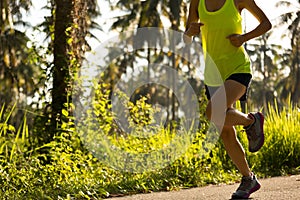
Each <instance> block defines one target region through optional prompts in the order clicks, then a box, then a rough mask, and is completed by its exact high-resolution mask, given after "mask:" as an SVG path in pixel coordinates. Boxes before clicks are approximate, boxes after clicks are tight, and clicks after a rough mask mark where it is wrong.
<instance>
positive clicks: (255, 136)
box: [245, 112, 265, 153]
mask: <svg viewBox="0 0 300 200" xmlns="http://www.w3.org/2000/svg"><path fill="white" fill-rule="evenodd" d="M249 116H250V117H251V118H253V119H254V120H255V121H254V123H253V124H252V125H250V126H248V127H245V130H246V133H247V138H248V142H249V151H250V152H252V153H253V152H257V151H258V150H259V149H260V148H261V147H262V146H263V144H264V141H265V136H264V116H263V114H262V113H260V112H256V113H249Z"/></svg>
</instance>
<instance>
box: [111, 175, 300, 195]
mask: <svg viewBox="0 0 300 200" xmlns="http://www.w3.org/2000/svg"><path fill="white" fill-rule="evenodd" d="M259 181H260V183H261V185H262V187H261V189H260V190H258V191H257V192H255V193H253V194H252V195H251V196H250V199H252V200H267V199H268V200H271V199H272V200H286V199H288V200H300V175H295V176H287V177H274V178H268V179H259ZM238 185H239V184H238V183H237V184H232V185H210V186H206V187H200V188H192V189H185V190H179V191H174V192H157V193H156V192H155V193H149V194H137V195H132V196H126V197H116V198H110V199H109V200H229V199H230V197H231V194H232V192H234V191H235V190H236V188H237V187H238Z"/></svg>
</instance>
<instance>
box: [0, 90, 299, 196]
mask: <svg viewBox="0 0 300 200" xmlns="http://www.w3.org/2000/svg"><path fill="white" fill-rule="evenodd" d="M101 95H102V97H101ZM103 95H104V96H103ZM105 95H109V93H106V94H105V93H99V95H98V97H99V98H98V104H95V108H97V109H98V111H99V110H100V111H101V112H97V111H95V112H94V113H91V115H90V116H87V118H86V120H85V121H84V123H85V124H86V125H88V123H89V121H90V122H94V121H93V120H94V119H91V118H92V117H93V116H95V114H97V116H98V117H99V119H100V120H99V121H97V122H98V123H99V126H100V127H101V129H102V130H106V136H107V137H109V139H110V140H111V142H112V144H113V145H115V146H118V147H122V148H124V149H125V150H126V151H128V152H131V153H133V152H135V153H141V152H147V151H153V150H155V149H160V148H162V147H163V145H164V144H168V143H169V142H170V141H171V140H172V139H173V138H174V134H175V132H174V129H168V128H162V127H160V129H158V132H157V133H156V134H154V135H152V136H151V137H148V139H147V140H146V139H143V140H142V139H139V137H135V136H132V135H123V134H122V133H121V134H116V131H118V130H116V127H115V126H114V124H113V115H111V113H110V112H108V111H109V104H108V103H109V102H107V101H106V100H105V99H106V98H104V97H107V96H105ZM141 101H144V100H141ZM95 103H96V102H95ZM145 105H146V104H145V102H141V103H139V104H135V105H131V106H138V107H137V108H134V109H131V110H132V111H134V110H136V111H137V112H138V113H142V114H144V113H147V115H148V114H151V113H152V111H150V112H144V111H146V110H145V109H151V108H150V107H148V106H145ZM132 108H133V107H132ZM101 109H102V110H101ZM202 110H203V108H202ZM141 111H143V112H141ZM10 113H11V111H8V112H5V111H4V110H3V109H2V110H1V112H0V136H1V137H0V184H1V186H2V187H1V190H0V197H2V199H100V198H106V197H109V196H116V195H123V194H132V193H143V192H150V191H161V190H176V189H179V188H188V187H195V186H203V185H206V184H217V183H220V182H227V183H228V182H233V181H235V180H237V179H239V178H240V175H239V173H238V172H237V170H236V168H235V167H234V165H233V164H232V162H231V161H230V159H229V158H228V155H227V154H226V152H225V150H224V147H223V145H222V143H221V142H218V143H217V144H216V145H215V146H214V148H213V149H212V150H211V151H208V152H206V148H207V146H206V145H207V144H205V143H203V141H205V138H206V135H205V134H203V133H204V131H205V130H206V129H207V126H206V125H205V120H202V123H204V124H203V126H201V129H200V130H199V131H198V132H197V133H196V134H195V135H194V140H193V142H192V143H191V144H190V145H189V147H188V149H187V150H186V151H185V153H184V154H183V155H181V156H180V157H179V158H177V159H176V160H174V162H172V163H170V164H168V165H167V166H165V167H164V168H158V169H157V170H152V171H145V172H141V173H132V172H130V171H126V170H125V171H123V170H116V169H113V168H112V167H111V166H113V165H109V164H110V163H106V164H105V163H104V162H102V161H103V160H101V159H100V160H99V159H97V158H99V157H98V156H97V157H95V154H94V152H91V151H89V149H88V147H85V146H84V145H83V143H82V137H79V136H80V134H82V133H80V132H77V131H76V129H74V120H73V117H71V116H69V113H68V112H67V111H64V112H63V113H64V115H65V116H66V117H67V118H69V119H71V120H69V121H68V122H66V123H65V124H64V125H63V126H62V127H63V129H61V132H60V134H59V135H57V136H56V137H55V138H53V141H52V142H50V143H48V144H46V145H44V146H41V147H38V148H33V147H31V146H30V144H29V141H30V138H29V137H30V134H29V132H30V131H31V130H28V127H27V125H26V121H27V120H26V116H24V120H23V123H22V124H21V125H20V127H13V126H12V125H10V124H8V118H9V117H10ZM131 114H132V115H135V114H137V113H131ZM144 117H145V116H144ZM143 123H144V124H143V125H145V124H146V123H148V122H147V121H143ZM299 127H300V112H299V109H297V108H295V107H294V108H293V107H292V106H289V107H287V108H284V109H283V110H281V111H279V110H278V109H277V108H276V107H275V108H273V107H271V106H270V107H269V108H268V112H267V114H266V123H265V134H266V140H265V145H264V146H263V148H262V149H261V150H260V151H259V152H258V153H255V154H250V153H247V154H248V155H247V156H248V157H249V162H250V165H251V166H252V168H253V170H254V171H255V172H256V173H258V174H259V175H260V176H273V175H285V174H288V173H296V172H299V171H297V170H299V166H300V163H299V162H300V152H299V151H300V138H299V135H298V134H299ZM239 131H241V130H240V129H239ZM40 134H43V133H40ZM141 134H142V133H141ZM100 136H101V135H100ZM239 137H240V139H241V142H242V143H243V145H244V147H245V149H247V138H246V135H245V134H239ZM41 149H44V151H41ZM41 152H43V153H41ZM112 156H113V155H112ZM116 162H117V160H116ZM141 162H142V161H141ZM136 164H137V163H136ZM136 167H138V166H136Z"/></svg>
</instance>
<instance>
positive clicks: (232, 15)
mask: <svg viewBox="0 0 300 200" xmlns="http://www.w3.org/2000/svg"><path fill="white" fill-rule="evenodd" d="M243 9H247V10H248V11H249V12H250V13H251V14H252V15H253V16H254V17H255V18H256V19H257V20H258V22H259V24H258V26H257V27H256V28H255V29H253V30H252V31H250V32H247V33H244V34H243V33H242V18H241V12H242V10H243ZM199 20H200V22H199ZM271 27H272V25H271V23H270V21H269V19H268V18H267V17H266V15H265V14H264V12H263V11H262V10H261V9H260V8H259V7H258V6H257V5H256V3H255V1H254V0H191V3H190V9H189V16H188V20H187V27H186V31H185V35H184V40H185V42H190V41H191V40H192V37H193V36H195V35H199V34H200V30H201V35H202V47H203V52H204V56H205V60H206V66H205V74H204V75H205V79H204V82H205V85H206V89H207V90H206V91H207V92H206V93H207V96H208V99H209V103H208V106H207V110H206V115H207V117H208V119H210V120H211V121H212V122H214V123H215V124H216V125H217V126H218V127H219V128H220V129H222V130H221V139H222V140H223V143H224V146H225V149H226V151H227V153H228V154H229V156H230V158H231V159H232V161H233V162H234V164H235V165H236V167H237V168H238V169H239V171H240V173H241V174H242V175H243V178H242V181H241V184H240V186H239V187H238V189H237V191H236V192H234V193H233V195H232V198H233V199H241V198H248V197H249V196H250V194H251V193H253V192H255V191H256V190H258V189H259V188H260V183H259V182H258V181H257V179H256V177H255V175H254V174H253V172H251V170H250V168H249V166H248V162H247V160H246V157H245V151H244V149H243V147H242V146H241V144H240V142H239V141H238V139H237V137H236V130H235V128H234V126H236V125H243V126H244V128H245V130H246V133H247V137H248V141H249V151H250V152H256V151H258V150H259V149H260V148H261V147H262V145H263V143H264V132H263V123H264V117H263V115H262V113H260V112H256V113H249V114H245V113H242V112H239V111H237V110H236V109H234V108H233V105H234V103H235V102H236V101H238V100H246V98H247V90H248V88H249V85H250V82H251V78H252V75H251V73H252V72H251V66H250V59H249V57H248V55H247V53H246V52H245V50H244V48H243V46H242V45H243V44H244V43H245V42H247V41H248V40H250V39H253V38H255V37H258V36H260V35H262V34H264V33H266V32H267V31H268V30H270V29H271ZM208 60H212V61H213V62H211V61H210V62H209V61H208ZM212 63H213V64H212ZM213 66H216V68H217V71H218V72H217V73H219V77H221V80H222V83H220V82H218V81H217V80H215V79H214V77H218V75H217V74H215V73H216V70H214V69H213ZM221 86H222V87H223V89H221ZM224 90H225V93H226V95H224V94H223V92H222V91H224ZM213 102H214V103H213ZM218 102H219V103H218ZM224 102H226V103H225V106H224V107H223V108H222V106H219V108H217V109H213V108H212V105H213V106H217V107H218V105H221V104H222V103H224ZM212 116H218V117H221V118H223V119H224V120H223V123H220V124H218V123H219V122H220V120H213V119H214V117H212ZM221 127H222V128H221Z"/></svg>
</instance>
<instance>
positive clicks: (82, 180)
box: [0, 0, 300, 199]
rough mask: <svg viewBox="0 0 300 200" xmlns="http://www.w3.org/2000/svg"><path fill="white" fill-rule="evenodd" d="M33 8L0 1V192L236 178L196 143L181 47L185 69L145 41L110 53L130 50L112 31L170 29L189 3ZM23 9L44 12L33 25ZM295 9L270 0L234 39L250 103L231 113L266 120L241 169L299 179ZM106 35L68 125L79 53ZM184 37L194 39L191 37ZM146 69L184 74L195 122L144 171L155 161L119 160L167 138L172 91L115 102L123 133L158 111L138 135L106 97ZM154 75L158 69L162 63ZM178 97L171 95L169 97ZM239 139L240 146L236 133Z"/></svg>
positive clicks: (60, 2) (148, 88)
mask: <svg viewBox="0 0 300 200" xmlns="http://www.w3.org/2000/svg"><path fill="white" fill-rule="evenodd" d="M41 2H43V1H41ZM41 2H40V3H37V1H30V0H17V1H12V0H1V3H0V8H1V15H0V26H1V30H0V31H1V32H0V106H1V110H0V162H1V166H0V183H1V185H2V188H1V190H0V196H1V197H3V198H6V199H15V198H18V199H28V198H32V199H41V198H42V199H71V198H75V199H76V198H78V199H82V198H84V199H92V198H94V199H96V198H106V197H110V196H115V195H124V194H132V193H138V192H150V191H160V190H174V189H179V188H187V187H195V186H202V185H205V184H209V183H213V184H216V183H219V182H227V183H228V182H233V181H235V180H238V179H239V178H240V177H239V174H238V173H237V171H236V169H235V168H234V166H233V164H232V163H231V162H230V161H228V160H229V159H228V156H227V154H226V153H225V152H224V149H223V146H222V143H221V142H219V141H217V142H216V143H215V144H214V145H213V146H212V147H210V148H209V151H208V150H207V144H204V142H203V141H206V140H205V139H206V137H207V134H205V133H206V131H207V129H208V126H209V124H208V122H207V120H206V119H205V117H204V114H203V110H204V109H205V103H206V99H205V96H204V95H203V93H204V92H203V91H204V90H203V81H202V80H201V78H199V77H200V76H199V74H201V70H200V72H199V67H200V66H201V62H200V61H199V60H200V59H199V54H198V53H197V52H195V51H192V50H188V51H187V54H188V56H189V58H190V59H191V60H193V62H192V64H191V62H186V60H183V59H182V58H181V57H180V56H178V55H176V54H174V53H173V52H172V51H171V49H164V48H162V49H161V50H159V48H149V47H151V45H152V46H153V44H156V41H152V40H151V41H150V40H147V39H142V41H143V45H144V46H143V47H144V48H142V49H135V50H134V51H132V50H128V51H126V50H125V51H124V52H123V53H122V54H121V55H120V56H118V57H116V56H115V54H118V53H119V52H118V51H119V50H120V49H130V48H129V47H128V41H127V40H126V36H124V35H122V34H121V33H130V34H134V31H135V30H136V29H137V28H143V27H157V28H160V29H159V30H166V29H167V30H172V31H176V32H177V33H182V32H183V31H184V24H185V22H186V17H187V11H188V5H189V1H184V0H172V1H171V0H145V1H139V0H127V1H126V0H116V1H109V0H107V1H104V0H101V1H96V0H76V1H75V0H49V1H45V2H44V3H45V5H42V6H41ZM257 2H258V4H259V1H257ZM33 5H34V6H35V7H42V9H41V10H38V11H37V12H38V13H39V16H40V15H41V14H42V13H45V14H44V15H42V16H43V17H42V18H39V20H36V19H34V18H35V16H36V15H35V12H36V10H35V9H34V7H33ZM277 10H278V12H277ZM299 10H300V1H296V0H295V1H278V2H277V3H276V4H275V7H274V8H272V11H271V12H270V13H276V14H274V15H273V16H272V23H273V29H272V30H271V31H270V32H269V33H267V34H265V35H263V36H262V37H259V38H257V39H254V40H253V41H251V42H248V43H247V44H245V48H246V50H247V52H248V53H249V55H250V57H251V60H252V64H253V71H254V72H255V73H254V78H253V82H252V87H251V91H250V93H249V95H250V96H251V98H250V100H249V101H248V102H247V103H242V104H238V105H237V106H238V107H239V108H240V109H242V110H244V111H246V110H261V111H262V112H264V114H265V115H266V128H265V129H266V144H265V146H264V147H263V149H262V150H261V151H260V152H259V153H257V154H254V155H253V154H249V153H248V152H247V156H248V157H249V162H250V164H251V166H253V167H252V168H253V170H255V171H257V173H258V174H259V175H260V176H262V177H266V176H275V175H286V174H291V173H299V166H300V163H299V161H300V158H299V157H300V139H299V127H300V111H299V103H300V102H299V101H300V98H299V97H300V90H299V88H300V55H299V53H300V34H299V32H300V25H299V21H300V12H299ZM268 12H269V11H268ZM28 13H30V15H28ZM243 16H245V17H246V19H247V20H248V23H244V26H245V30H248V29H251V28H252V27H253V26H255V22H253V19H249V18H250V16H248V14H247V13H243ZM41 19H42V20H41ZM172 31H170V32H172ZM118 37H121V39H120V40H118V43H117V44H115V46H114V45H113V44H110V45H111V46H109V49H110V52H109V53H108V54H107V58H108V60H106V63H104V64H102V63H101V64H99V65H104V66H105V70H104V71H103V73H102V74H101V78H99V80H98V83H97V84H96V86H95V98H93V103H92V108H93V110H92V111H91V112H92V113H90V112H87V113H85V114H86V115H84V116H81V117H82V118H80V119H77V118H76V116H75V115H74V112H76V109H77V105H75V104H74V102H73V101H74V99H76V98H78V97H81V96H82V94H83V93H84V92H83V93H82V91H80V88H79V89H78V88H76V87H75V85H74V83H75V82H77V83H78V82H80V81H81V80H80V77H79V75H80V73H79V72H81V69H82V66H83V65H84V63H85V61H86V58H87V57H88V55H91V54H92V53H93V52H94V51H95V49H96V48H97V47H103V44H104V43H105V42H106V41H109V40H110V38H118ZM124 37H125V39H124ZM159 38H160V37H158V38H157V39H159ZM195 42H196V43H197V42H198V44H199V43H201V41H200V38H198V39H196V40H195ZM164 44H165V43H164ZM116 45H118V46H116ZM165 45H167V46H170V44H165ZM196 45H197V44H196ZM108 61H109V62H108ZM157 63H160V65H161V66H162V65H166V66H171V67H172V68H173V69H175V70H176V71H178V73H180V74H181V75H182V76H184V77H187V80H188V81H189V84H190V85H191V87H192V88H193V90H194V92H195V93H196V95H197V97H198V100H199V113H200V115H199V116H200V119H199V120H200V122H199V123H200V124H201V126H200V128H199V130H197V132H196V134H195V135H194V137H193V141H192V142H191V144H190V145H189V146H188V148H187V149H186V151H185V152H184V153H182V154H181V155H180V156H178V157H176V159H174V160H172V162H168V163H167V164H165V165H164V166H163V167H161V166H160V165H159V167H156V166H158V165H156V164H157V162H154V161H153V160H151V161H149V160H148V161H145V160H144V159H145V158H144V157H143V158H141V159H142V160H138V161H137V162H131V161H130V159H131V157H130V156H131V155H132V154H133V155H141V154H144V153H146V152H153V151H155V150H160V149H163V147H164V146H166V145H168V144H169V143H170V141H172V140H173V139H174V138H176V136H174V135H176V130H177V128H174V126H175V127H176V125H174V126H173V123H174V124H176V122H178V120H179V118H180V117H182V116H180V115H181V113H182V112H181V110H180V103H179V102H178V99H177V98H176V95H175V94H174V93H173V92H174V91H172V90H171V89H170V88H166V87H161V86H158V85H155V84H146V85H145V86H143V87H139V88H137V89H136V90H135V91H134V93H133V94H132V96H129V97H126V96H125V97H124V96H123V97H122V98H123V99H125V100H127V101H126V105H125V106H127V107H128V108H129V110H130V112H129V116H127V117H128V118H131V119H132V120H131V121H130V120H129V121H130V123H131V124H133V125H134V126H137V127H145V126H146V125H149V124H151V123H152V122H151V120H152V119H153V116H155V114H156V113H157V112H162V114H161V115H160V116H163V117H164V118H165V121H166V123H165V124H163V126H158V127H156V128H157V129H155V131H156V132H155V134H153V135H151V136H147V137H146V138H145V135H144V134H145V133H144V131H143V129H139V130H136V132H137V133H136V134H133V135H131V134H126V133H124V131H123V130H122V129H121V128H120V126H119V123H120V122H119V123H118V121H116V120H117V119H115V115H114V114H115V113H113V112H112V102H111V97H112V95H113V91H114V86H115V85H116V84H117V83H118V81H120V80H121V79H122V80H125V82H126V80H128V79H129V78H131V79H136V77H138V76H139V75H140V74H141V73H142V72H146V73H147V74H148V78H151V76H152V75H153V74H155V73H153V70H152V69H151V66H152V65H153V64H157ZM141 69H142V70H141ZM156 70H158V72H160V73H164V68H163V67H158V69H156ZM168 78H169V81H170V82H169V83H170V85H172V84H174V83H175V82H176V79H175V78H174V76H173V75H172V74H170V77H168ZM128 83H129V82H128ZM182 90H183V89H182V88H178V91H179V92H181V93H183V92H182ZM121 96H122V94H121ZM153 105H155V106H153ZM158 108H159V109H158ZM154 118H155V117H154ZM155 119H157V118H155ZM95 123H96V124H97V125H98V126H99V127H100V129H101V134H100V135H98V136H97V137H95V135H93V134H92V133H90V132H93V131H94V128H95V127H93V126H94V125H95ZM85 125H86V127H87V130H86V132H84V131H83V132H84V133H83V132H82V129H78V127H80V126H85ZM159 125H161V124H159ZM90 129H91V130H90ZM96 130H97V131H99V129H96ZM239 130H241V128H240V129H239ZM85 134H86V135H85ZM89 134H92V135H89ZM103 134H104V135H103ZM83 136H84V137H83ZM103 136H106V137H108V138H109V140H110V141H112V145H111V146H109V147H108V148H107V149H105V148H104V147H103V148H102V149H101V148H100V149H97V152H96V153H95V152H93V150H95V148H96V147H93V148H92V149H91V148H90V147H89V146H88V145H86V141H87V140H88V141H90V140H96V141H98V140H97V139H95V138H100V139H99V140H101V138H102V137H103ZM89 137H90V138H89ZM239 137H240V139H241V142H242V143H243V145H244V146H245V148H246V147H247V139H246V136H245V134H240V135H239ZM83 138H84V139H83ZM85 138H88V139H85ZM89 139H90V140H89ZM101 141H102V140H101ZM175 142H177V141H175ZM176 145H177V147H178V148H180V147H181V146H180V145H181V144H177V143H176ZM176 145H175V146H176ZM205 145H206V146H205ZM116 147H117V148H120V149H122V151H124V152H126V153H127V154H126V156H127V157H126V158H123V160H122V158H120V157H117V156H115V157H114V151H113V150H111V149H114V148H116ZM103 149H104V150H103ZM203 150H206V151H205V153H203ZM103 151H104V152H103ZM107 155H110V157H109V156H107ZM163 156H164V155H163ZM163 156H162V157H163ZM107 157H109V159H107ZM156 159H157V158H156ZM152 161H153V163H155V164H153V165H152V167H153V166H154V168H155V169H153V170H150V171H148V170H145V168H146V167H147V166H148V165H147V164H145V163H148V162H150V163H151V162H152ZM120 163H121V164H120ZM128 166H129V167H128ZM127 167H128V168H127ZM128 169H130V170H128ZM140 169H142V171H140Z"/></svg>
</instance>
